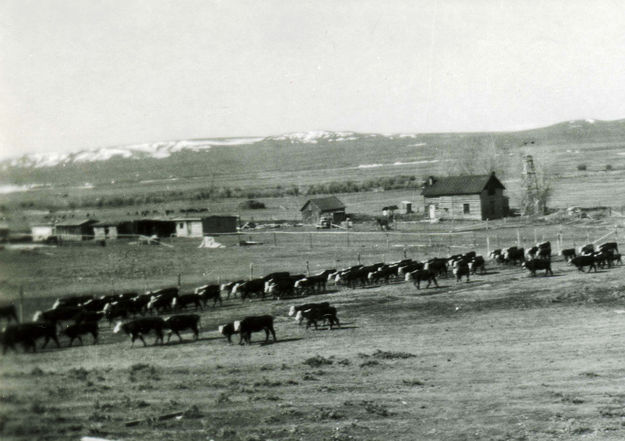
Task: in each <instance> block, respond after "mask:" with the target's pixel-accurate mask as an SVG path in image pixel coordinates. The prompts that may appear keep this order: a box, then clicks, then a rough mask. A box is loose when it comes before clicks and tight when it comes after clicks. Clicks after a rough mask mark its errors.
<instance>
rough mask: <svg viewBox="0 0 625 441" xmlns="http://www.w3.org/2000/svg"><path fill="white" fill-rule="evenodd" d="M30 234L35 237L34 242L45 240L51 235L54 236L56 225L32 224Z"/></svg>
mask: <svg viewBox="0 0 625 441" xmlns="http://www.w3.org/2000/svg"><path fill="white" fill-rule="evenodd" d="M30 234H31V236H32V238H33V242H45V241H47V240H48V239H50V237H52V236H54V225H52V224H43V225H32V226H31V227H30Z"/></svg>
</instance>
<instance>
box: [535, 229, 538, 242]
mask: <svg viewBox="0 0 625 441" xmlns="http://www.w3.org/2000/svg"><path fill="white" fill-rule="evenodd" d="M537 243H538V237H537V236H536V228H534V244H537Z"/></svg>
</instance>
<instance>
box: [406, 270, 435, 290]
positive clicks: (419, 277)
mask: <svg viewBox="0 0 625 441" xmlns="http://www.w3.org/2000/svg"><path fill="white" fill-rule="evenodd" d="M411 280H412V283H414V286H416V287H417V289H421V282H428V284H427V286H426V289H427V288H429V287H430V285H431V284H432V282H434V285H436V287H437V288H438V283H437V282H436V274H434V272H433V271H431V270H427V269H423V270H415V271H412V272H410V273H408V274H406V282H409V281H411Z"/></svg>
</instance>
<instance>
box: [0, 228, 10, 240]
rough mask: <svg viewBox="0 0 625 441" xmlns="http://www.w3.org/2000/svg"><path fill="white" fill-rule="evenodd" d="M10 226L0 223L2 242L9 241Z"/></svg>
mask: <svg viewBox="0 0 625 441" xmlns="http://www.w3.org/2000/svg"><path fill="white" fill-rule="evenodd" d="M10 231H11V230H10V229H9V226H8V225H7V224H0V243H5V242H8V241H9V233H10Z"/></svg>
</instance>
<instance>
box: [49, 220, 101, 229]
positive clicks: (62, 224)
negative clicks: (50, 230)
mask: <svg viewBox="0 0 625 441" xmlns="http://www.w3.org/2000/svg"><path fill="white" fill-rule="evenodd" d="M97 223H98V221H97V220H95V219H77V220H66V221H63V222H59V223H58V224H56V226H57V227H80V226H82V225H89V224H97Z"/></svg>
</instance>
